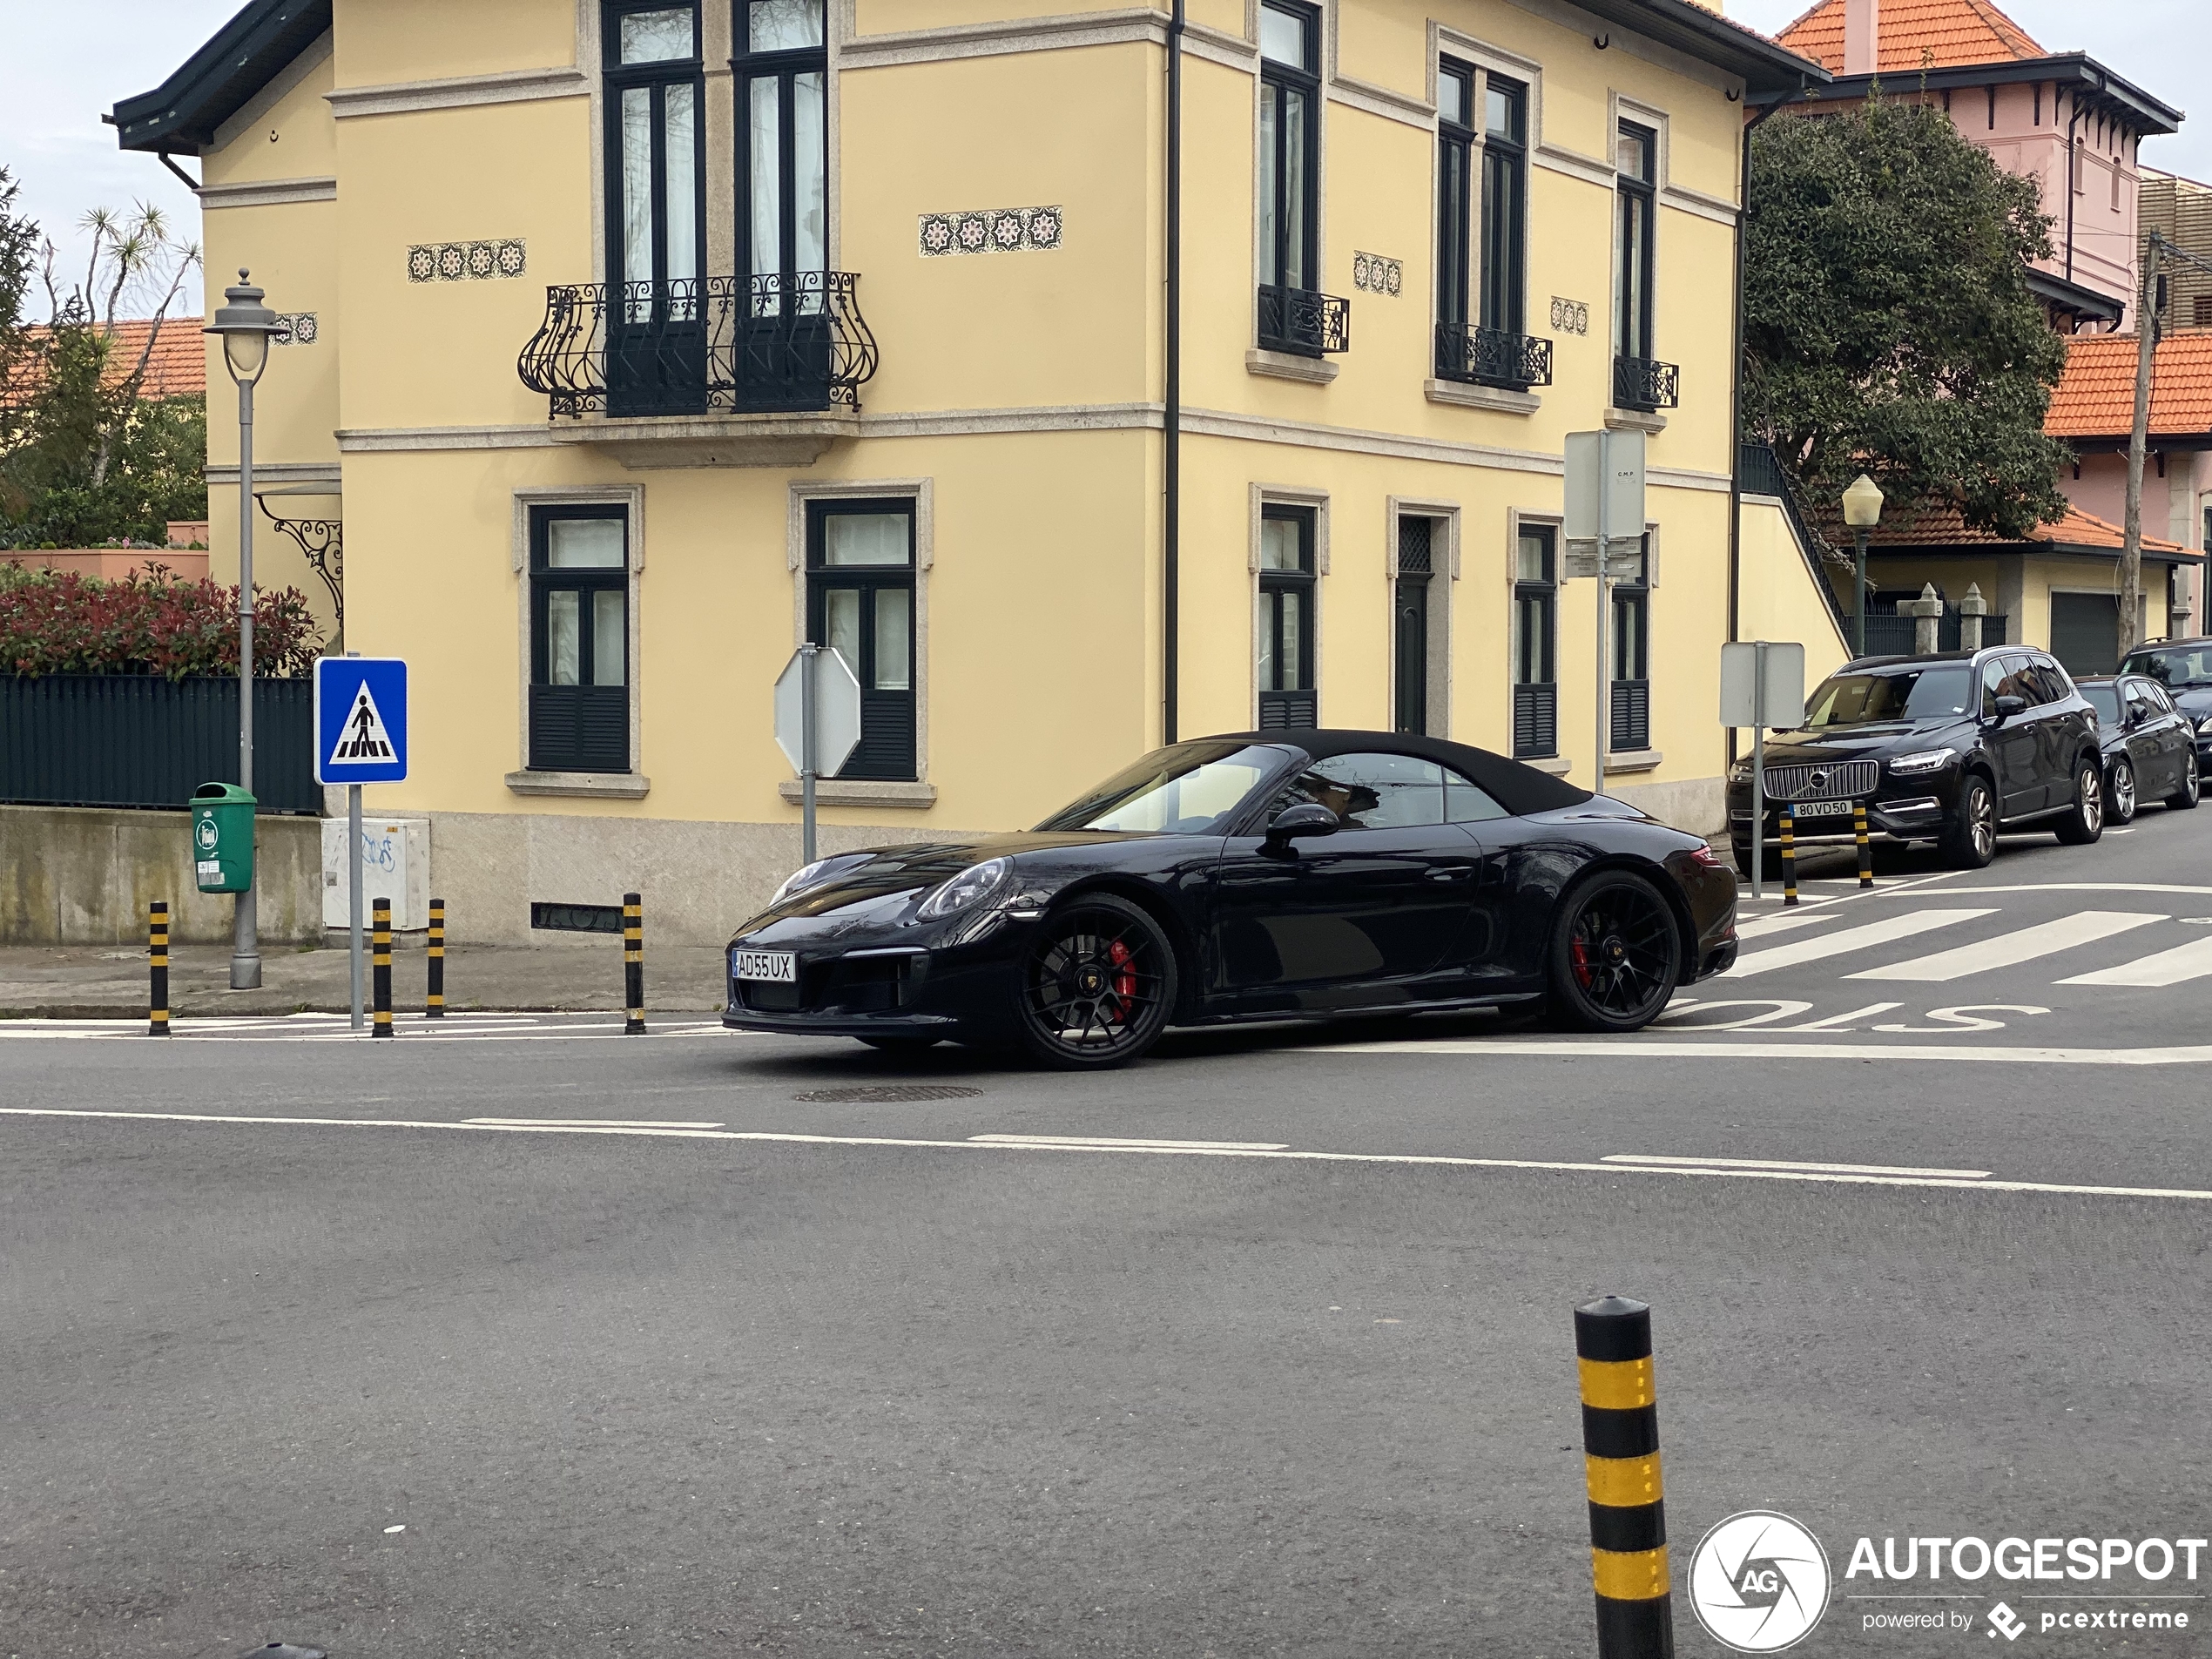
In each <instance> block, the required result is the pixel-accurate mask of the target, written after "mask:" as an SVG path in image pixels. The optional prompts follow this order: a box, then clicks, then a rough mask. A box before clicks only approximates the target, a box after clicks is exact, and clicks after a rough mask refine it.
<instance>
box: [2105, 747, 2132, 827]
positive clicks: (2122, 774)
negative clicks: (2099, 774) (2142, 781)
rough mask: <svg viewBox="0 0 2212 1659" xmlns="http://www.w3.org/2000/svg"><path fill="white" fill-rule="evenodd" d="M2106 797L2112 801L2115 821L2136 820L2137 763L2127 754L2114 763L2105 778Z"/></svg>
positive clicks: (2118, 822) (2128, 821) (2112, 813)
mask: <svg viewBox="0 0 2212 1659" xmlns="http://www.w3.org/2000/svg"><path fill="white" fill-rule="evenodd" d="M2105 799H2107V801H2109V802H2110V803H2111V819H2112V821H2113V822H2114V823H2115V824H2132V823H2134V821H2135V763H2134V761H2132V760H2130V759H2128V757H2127V756H2126V755H2121V756H2119V757H2118V758H2117V759H2114V761H2113V763H2112V771H2111V772H2110V773H2109V774H2108V775H2107V777H2106V779H2105Z"/></svg>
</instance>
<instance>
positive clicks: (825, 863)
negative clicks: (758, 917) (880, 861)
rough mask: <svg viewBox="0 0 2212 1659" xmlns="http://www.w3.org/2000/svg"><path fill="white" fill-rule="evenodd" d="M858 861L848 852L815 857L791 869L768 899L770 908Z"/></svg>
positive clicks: (820, 883)
mask: <svg viewBox="0 0 2212 1659" xmlns="http://www.w3.org/2000/svg"><path fill="white" fill-rule="evenodd" d="M859 862H860V860H858V859H857V858H855V857H854V856H853V854H852V853H845V854H843V855H841V856H840V857H838V858H833V859H816V860H814V861H813V863H812V864H809V865H806V866H805V867H802V868H799V869H797V870H793V871H792V873H790V874H789V875H787V876H786V877H785V878H784V884H783V886H781V887H778V888H777V889H776V896H775V897H774V898H772V899H771V900H768V903H769V906H770V907H771V908H772V907H775V906H777V905H779V904H781V903H782V902H783V901H784V900H786V899H788V898H790V897H791V896H792V894H795V893H804V892H806V889H807V888H809V887H819V886H821V885H822V883H823V882H825V881H826V880H829V879H830V878H831V877H832V876H833V875H836V874H838V873H840V871H844V870H846V869H849V868H851V867H853V865H855V864H857V863H859Z"/></svg>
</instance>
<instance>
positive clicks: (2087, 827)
mask: <svg viewBox="0 0 2212 1659" xmlns="http://www.w3.org/2000/svg"><path fill="white" fill-rule="evenodd" d="M2103 833H2105V780H2104V775H2103V769H2102V768H2101V767H2100V766H2099V765H2097V763H2096V762H2095V761H2094V760H2092V759H2089V758H2088V757H2087V755H2084V756H2083V757H2082V758H2081V759H2079V760H2077V761H2075V762H2074V810H2073V811H2072V812H2070V813H2067V815H2066V816H2065V817H2064V818H2061V819H2059V840H2061V841H2063V842H2065V843H2066V844H2067V846H2088V845H2089V843H2090V842H2092V841H2094V840H2096V839H2097V838H2098V837H2099V836H2100V835H2102V834H2103Z"/></svg>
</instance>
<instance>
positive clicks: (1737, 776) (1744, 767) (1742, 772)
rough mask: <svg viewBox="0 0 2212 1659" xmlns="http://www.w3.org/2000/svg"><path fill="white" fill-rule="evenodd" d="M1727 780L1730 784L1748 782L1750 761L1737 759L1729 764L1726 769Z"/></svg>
mask: <svg viewBox="0 0 2212 1659" xmlns="http://www.w3.org/2000/svg"><path fill="white" fill-rule="evenodd" d="M1728 780H1729V782H1730V783H1732V784H1748V783H1750V781H1751V763H1750V760H1749V759H1743V760H1739V761H1737V763H1736V764H1735V765H1732V766H1730V768H1729V769H1728Z"/></svg>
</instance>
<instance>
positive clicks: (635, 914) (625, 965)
mask: <svg viewBox="0 0 2212 1659" xmlns="http://www.w3.org/2000/svg"><path fill="white" fill-rule="evenodd" d="M622 1005H623V1007H624V1008H627V1009H628V1010H629V1011H630V1017H629V1019H627V1020H626V1021H624V1023H623V1028H622V1034H623V1035H624V1036H626V1037H642V1036H644V1035H645V900H644V895H643V894H636V893H625V894H623V895H622Z"/></svg>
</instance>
